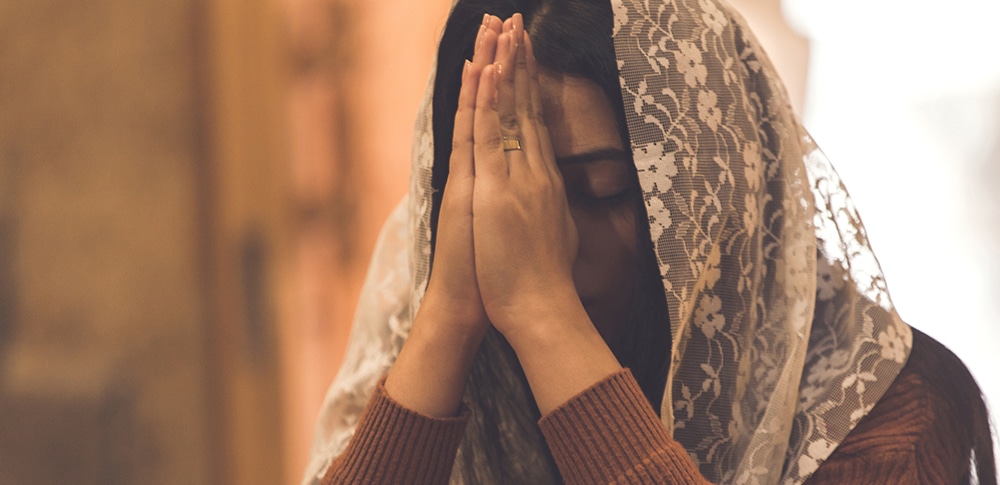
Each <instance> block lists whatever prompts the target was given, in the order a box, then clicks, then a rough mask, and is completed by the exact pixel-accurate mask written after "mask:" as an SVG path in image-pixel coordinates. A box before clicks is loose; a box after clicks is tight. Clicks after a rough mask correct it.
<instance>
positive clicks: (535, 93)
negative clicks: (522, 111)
mask: <svg viewBox="0 0 1000 485" xmlns="http://www.w3.org/2000/svg"><path fill="white" fill-rule="evenodd" d="M524 56H525V58H526V59H527V62H525V68H526V69H527V78H528V81H529V82H528V91H529V96H530V99H531V109H530V110H529V113H530V115H531V116H530V117H529V118H530V119H531V121H532V122H533V124H534V130H533V131H534V132H535V133H536V135H537V136H538V146H539V149H540V151H541V155H542V157H541V160H542V161H543V163H545V165H546V166H547V167H548V168H549V169H550V170H555V172H556V173H559V167H558V166H556V155H555V152H554V151H553V149H552V141H551V139H550V138H549V130H548V128H546V126H545V115H544V112H543V111H542V94H541V90H540V88H539V86H540V84H539V81H538V62H537V61H536V60H535V47H534V45H533V44H532V42H531V36H529V35H528V33H527V32H525V33H524Z"/></svg>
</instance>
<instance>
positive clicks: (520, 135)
mask: <svg viewBox="0 0 1000 485" xmlns="http://www.w3.org/2000/svg"><path fill="white" fill-rule="evenodd" d="M505 139H507V140H509V142H508V144H507V146H506V148H505V144H504V140H505ZM513 140H517V141H518V142H519V145H520V149H517V148H514V147H513V146H512V145H517V144H518V143H517V142H513ZM449 163H450V170H449V171H450V174H449V176H448V181H447V184H446V185H445V190H444V195H443V199H442V202H441V212H440V216H439V219H438V220H439V223H438V231H437V243H436V247H435V258H434V267H433V270H432V274H431V277H430V282H429V284H428V289H427V293H426V296H425V303H429V304H432V305H442V306H444V307H445V308H443V310H445V311H446V313H445V314H444V315H441V316H439V317H438V318H437V319H438V320H441V319H444V320H447V321H449V322H448V323H447V325H454V326H456V327H458V328H462V329H467V330H471V331H473V332H475V331H479V332H482V333H485V330H486V329H487V328H488V325H489V324H490V323H492V324H493V325H494V326H495V327H496V328H497V329H498V330H499V331H500V332H501V333H503V334H504V335H506V336H508V337H509V336H510V334H511V333H512V332H516V331H517V330H518V329H519V328H520V327H522V326H526V325H532V323H533V322H536V321H539V320H540V319H544V317H545V316H546V312H549V311H557V310H556V309H557V307H558V305H559V303H561V302H567V303H568V304H573V300H574V299H576V300H577V301H576V303H578V302H579V297H578V296H577V295H576V289H575V286H574V283H573V274H572V273H573V263H574V261H575V260H576V255H577V250H578V235H577V231H576V227H575V225H574V222H573V218H572V216H571V214H570V210H569V205H568V202H567V198H566V192H565V189H564V187H563V181H562V177H561V175H560V172H559V168H558V166H557V165H556V160H555V155H554V153H553V149H552V143H551V141H550V139H549V134H548V131H547V129H546V127H545V124H544V122H543V118H542V99H541V94H540V87H539V73H538V66H537V64H536V62H535V58H534V53H533V49H532V45H531V40H530V38H529V36H528V34H527V33H526V32H525V31H524V25H523V20H522V17H521V15H520V14H515V15H514V16H513V17H511V18H509V19H507V20H506V21H504V22H502V23H501V21H500V19H499V18H498V17H495V16H490V15H486V16H485V17H484V19H483V24H482V25H481V26H480V28H479V34H478V36H477V39H476V47H475V54H474V56H473V59H472V61H466V64H465V67H464V71H463V74H462V87H461V91H460V94H459V99H458V109H457V112H456V114H455V129H454V135H453V143H452V152H451V159H450V162H449ZM438 324H445V323H444V322H441V321H439V322H438Z"/></svg>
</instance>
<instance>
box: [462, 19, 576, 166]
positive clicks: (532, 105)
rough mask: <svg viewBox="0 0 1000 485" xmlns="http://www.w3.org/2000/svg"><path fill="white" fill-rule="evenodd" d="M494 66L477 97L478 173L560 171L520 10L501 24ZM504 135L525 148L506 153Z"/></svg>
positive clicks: (531, 50)
mask: <svg viewBox="0 0 1000 485" xmlns="http://www.w3.org/2000/svg"><path fill="white" fill-rule="evenodd" d="M492 67H493V69H490V67H487V68H484V70H483V74H482V75H481V76H480V89H479V94H478V96H477V104H476V107H477V109H476V117H475V121H474V125H475V126H474V131H475V134H474V139H475V141H476V147H475V149H474V152H475V160H476V162H475V163H476V171H477V172H476V173H477V175H479V174H480V172H479V168H480V166H482V167H483V168H484V169H486V170H488V172H484V174H486V173H488V174H492V175H495V176H498V177H503V178H506V177H508V176H510V177H516V176H517V174H518V173H519V172H520V171H523V172H525V173H527V172H529V171H538V172H541V171H548V172H549V173H550V174H551V173H553V172H558V168H557V167H556V165H555V157H554V153H553V150H552V144H551V141H550V139H549V136H548V131H547V130H546V129H545V125H544V123H543V119H542V107H541V106H542V105H541V94H540V88H539V84H538V78H539V73H538V67H537V64H536V62H535V58H534V51H533V47H532V46H531V43H530V39H529V37H528V35H527V34H526V33H525V31H524V19H523V17H522V16H521V14H514V16H513V17H511V18H509V19H507V20H506V21H505V22H504V23H503V27H502V31H501V33H500V35H499V36H498V38H497V46H496V54H495V60H494V65H493V66H492ZM487 74H488V75H487ZM503 138H516V139H518V140H519V141H520V145H521V147H522V148H521V149H520V150H509V151H506V152H504V151H503V145H502V144H503Z"/></svg>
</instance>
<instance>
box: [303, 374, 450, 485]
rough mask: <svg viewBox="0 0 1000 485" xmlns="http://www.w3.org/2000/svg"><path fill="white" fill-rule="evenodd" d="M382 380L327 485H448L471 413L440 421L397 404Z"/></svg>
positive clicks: (326, 479)
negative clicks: (353, 484)
mask: <svg viewBox="0 0 1000 485" xmlns="http://www.w3.org/2000/svg"><path fill="white" fill-rule="evenodd" d="M384 384H385V378H383V379H382V380H381V381H379V383H378V386H377V387H376V389H375V394H374V395H373V396H372V398H371V400H369V401H368V406H367V408H365V411H364V413H363V414H362V415H361V419H360V421H359V422H358V427H357V429H356V431H355V433H354V437H353V438H351V442H350V444H349V445H348V446H347V449H346V450H344V453H342V454H341V455H340V457H338V458H337V459H336V460H335V461H334V462H333V463H332V464H331V465H330V468H328V469H327V472H326V475H325V476H324V477H323V482H322V483H323V484H325V485H326V484H341V483H365V484H382V483H385V484H389V483H413V484H442V483H448V478H449V476H450V475H451V468H452V465H453V463H454V461H455V455H456V453H458V446H459V445H460V444H461V442H462V436H463V434H464V432H465V426H466V423H467V422H468V420H469V411H468V409H467V408H465V407H464V406H463V408H462V413H461V415H460V416H458V417H455V418H434V417H430V416H425V415H422V414H420V413H417V412H415V411H412V410H410V409H407V408H405V407H403V406H402V405H400V404H399V403H397V402H396V401H394V400H393V399H392V398H391V397H390V396H389V395H388V394H387V393H386V392H385V388H384Z"/></svg>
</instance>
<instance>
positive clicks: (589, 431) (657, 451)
mask: <svg viewBox="0 0 1000 485" xmlns="http://www.w3.org/2000/svg"><path fill="white" fill-rule="evenodd" d="M539 426H540V427H541V430H542V434H543V435H544V436H545V440H546V441H547V442H548V445H549V449H550V450H551V451H552V456H553V457H554V458H555V461H556V465H557V466H558V467H559V471H560V473H562V476H563V479H564V480H565V481H566V483H570V484H577V483H625V484H630V483H636V484H638V483H705V480H704V478H703V477H702V476H701V474H700V473H698V470H697V468H696V467H695V466H694V463H693V462H692V461H691V458H690V457H689V456H688V454H687V452H686V451H685V450H684V448H683V447H682V446H680V444H678V443H677V442H676V441H674V440H673V439H672V438H671V437H670V436H669V434H668V433H667V429H666V427H664V426H663V424H662V423H661V422H660V419H659V418H658V417H657V416H656V413H655V412H654V411H653V409H652V408H651V407H650V405H649V403H648V402H647V401H646V397H645V396H644V395H643V393H642V390H641V389H640V388H639V384H638V383H637V382H636V380H635V378H634V377H633V376H632V373H631V372H630V371H629V370H627V369H623V370H622V371H620V372H617V373H615V374H612V375H610V376H608V377H607V378H605V379H604V380H602V381H600V382H598V383H597V384H594V385H593V386H592V387H591V388H589V389H587V390H585V391H583V392H582V393H580V394H578V395H576V396H574V397H573V398H572V399H570V400H569V401H567V402H566V403H564V404H563V405H562V406H560V407H559V408H557V409H556V410H554V411H552V412H551V413H549V414H548V415H546V416H544V417H543V418H542V419H541V421H540V422H539Z"/></svg>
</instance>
